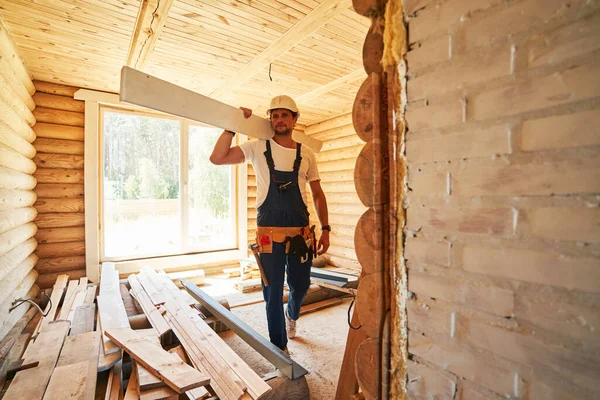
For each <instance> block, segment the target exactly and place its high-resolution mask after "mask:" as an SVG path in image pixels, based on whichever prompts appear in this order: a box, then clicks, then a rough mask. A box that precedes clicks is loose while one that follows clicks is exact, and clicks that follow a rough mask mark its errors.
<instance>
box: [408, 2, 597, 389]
mask: <svg viewBox="0 0 600 400" xmlns="http://www.w3.org/2000/svg"><path fill="white" fill-rule="evenodd" d="M404 5H405V9H406V13H407V21H408V35H409V42H410V50H409V52H408V55H407V64H408V72H407V74H408V76H407V78H408V83H407V96H408V97H407V99H408V103H407V111H406V123H407V127H408V132H407V137H406V157H407V160H408V173H409V177H408V187H409V193H408V196H407V199H406V205H407V207H408V208H407V226H406V236H407V239H406V250H405V258H406V259H407V267H408V285H409V287H408V289H409V291H410V300H409V303H408V327H409V354H410V358H411V359H410V361H409V364H408V371H409V377H408V384H407V386H408V391H409V396H410V398H417V399H418V398H436V399H437V398H439V399H500V398H522V399H571V398H573V399H587V398H598V397H600V379H598V378H599V377H600V361H599V360H600V208H599V198H600V196H599V193H600V158H599V155H600V146H599V144H600V134H599V133H600V132H599V130H600V128H599V127H600V1H595V0H589V1H586V0H570V1H568V0H545V1H541V0H513V1H508V0H478V1H472V0H445V1H444V0H439V1H432V0H405V1H404Z"/></svg>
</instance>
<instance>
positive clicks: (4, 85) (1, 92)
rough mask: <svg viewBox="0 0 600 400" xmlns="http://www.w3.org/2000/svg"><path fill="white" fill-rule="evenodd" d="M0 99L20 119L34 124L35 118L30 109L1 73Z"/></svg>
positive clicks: (30, 124) (28, 123)
mask: <svg viewBox="0 0 600 400" xmlns="http://www.w3.org/2000/svg"><path fill="white" fill-rule="evenodd" d="M0 101H3V102H5V103H6V104H8V105H9V106H10V107H11V108H12V109H13V110H14V111H15V112H16V113H17V115H18V116H19V117H21V119H23V120H24V121H25V122H27V125H29V126H33V125H35V118H33V114H32V113H31V110H30V109H29V107H27V103H25V101H24V100H23V99H22V98H21V96H19V95H18V94H17V93H16V92H15V91H14V90H13V88H12V86H11V85H10V84H9V83H8V81H6V79H5V78H4V77H3V76H2V75H0Z"/></svg>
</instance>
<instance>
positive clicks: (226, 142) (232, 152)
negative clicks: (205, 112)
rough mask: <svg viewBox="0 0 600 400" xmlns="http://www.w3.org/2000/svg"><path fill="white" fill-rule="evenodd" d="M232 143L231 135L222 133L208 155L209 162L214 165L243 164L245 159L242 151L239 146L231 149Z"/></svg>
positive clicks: (226, 132) (227, 132) (230, 133)
mask: <svg viewBox="0 0 600 400" xmlns="http://www.w3.org/2000/svg"><path fill="white" fill-rule="evenodd" d="M232 141H233V133H232V132H229V131H223V133H222V134H221V136H219V139H217V143H215V148H214V149H213V152H212V154H211V155H210V162H211V163H213V164H215V165H230V164H240V163H242V162H244V160H245V157H244V153H243V152H242V149H240V147H239V146H233V147H231V142H232Z"/></svg>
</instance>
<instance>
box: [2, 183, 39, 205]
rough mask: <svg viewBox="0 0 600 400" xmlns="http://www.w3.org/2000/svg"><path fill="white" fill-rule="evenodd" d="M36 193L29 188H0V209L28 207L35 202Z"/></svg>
mask: <svg viewBox="0 0 600 400" xmlns="http://www.w3.org/2000/svg"><path fill="white" fill-rule="evenodd" d="M36 199H37V195H36V194H35V193H34V192H32V191H30V190H9V189H3V188H0V210H10V209H13V208H21V207H28V206H31V205H33V203H35V200H36Z"/></svg>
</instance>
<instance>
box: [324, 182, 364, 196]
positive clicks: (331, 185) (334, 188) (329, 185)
mask: <svg viewBox="0 0 600 400" xmlns="http://www.w3.org/2000/svg"><path fill="white" fill-rule="evenodd" d="M321 187H322V188H323V191H324V192H325V195H326V196H327V197H328V198H333V197H334V196H335V198H336V199H337V196H338V194H339V193H344V194H347V193H352V194H354V195H355V196H356V187H355V186H354V181H350V182H321ZM357 197H358V196H357Z"/></svg>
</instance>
